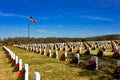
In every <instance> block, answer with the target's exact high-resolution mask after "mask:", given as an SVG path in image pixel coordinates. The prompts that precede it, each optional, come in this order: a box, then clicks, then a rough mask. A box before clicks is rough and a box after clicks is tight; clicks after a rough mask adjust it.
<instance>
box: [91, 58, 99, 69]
mask: <svg viewBox="0 0 120 80" xmlns="http://www.w3.org/2000/svg"><path fill="white" fill-rule="evenodd" d="M91 60H95V62H96V70H98V57H97V56H92V57H91Z"/></svg>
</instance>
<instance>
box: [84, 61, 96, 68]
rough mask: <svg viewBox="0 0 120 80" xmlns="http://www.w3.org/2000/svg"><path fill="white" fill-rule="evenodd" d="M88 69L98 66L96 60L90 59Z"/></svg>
mask: <svg viewBox="0 0 120 80" xmlns="http://www.w3.org/2000/svg"><path fill="white" fill-rule="evenodd" d="M86 66H87V69H94V68H95V67H96V63H95V60H90V61H89V62H88V63H87V64H86Z"/></svg>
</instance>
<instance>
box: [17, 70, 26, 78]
mask: <svg viewBox="0 0 120 80" xmlns="http://www.w3.org/2000/svg"><path fill="white" fill-rule="evenodd" d="M24 78H25V69H24V68H23V69H22V70H19V73H18V78H17V80H24Z"/></svg>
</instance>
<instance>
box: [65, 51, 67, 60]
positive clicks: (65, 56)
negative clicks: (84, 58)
mask: <svg viewBox="0 0 120 80" xmlns="http://www.w3.org/2000/svg"><path fill="white" fill-rule="evenodd" d="M64 55H65V58H66V59H65V61H67V52H65V53H64Z"/></svg>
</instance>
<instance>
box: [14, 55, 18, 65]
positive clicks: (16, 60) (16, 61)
mask: <svg viewBox="0 0 120 80" xmlns="http://www.w3.org/2000/svg"><path fill="white" fill-rule="evenodd" d="M17 63H18V56H16V57H15V64H17Z"/></svg>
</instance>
